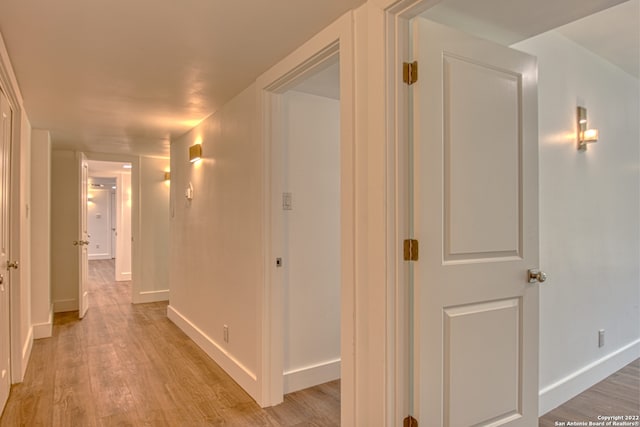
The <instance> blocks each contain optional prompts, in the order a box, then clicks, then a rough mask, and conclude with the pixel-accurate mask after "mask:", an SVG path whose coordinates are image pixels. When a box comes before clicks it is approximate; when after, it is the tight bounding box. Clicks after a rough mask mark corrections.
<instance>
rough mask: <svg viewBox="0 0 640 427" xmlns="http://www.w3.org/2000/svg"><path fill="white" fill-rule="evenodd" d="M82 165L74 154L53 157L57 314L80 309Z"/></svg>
mask: <svg viewBox="0 0 640 427" xmlns="http://www.w3.org/2000/svg"><path fill="white" fill-rule="evenodd" d="M78 186H79V183H78V161H77V159H76V153H75V152H74V151H66V150H53V151H52V153H51V299H52V302H53V308H54V311H55V312H56V313H57V312H64V311H74V310H77V309H78V266H79V264H78V263H79V262H80V258H79V254H78V248H77V247H76V246H73V242H74V241H75V240H78V219H79V218H78V215H79V212H78V210H79V209H78V207H79V204H80V195H79V193H78Z"/></svg>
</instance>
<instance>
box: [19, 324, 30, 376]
mask: <svg viewBox="0 0 640 427" xmlns="http://www.w3.org/2000/svg"><path fill="white" fill-rule="evenodd" d="M32 348H33V328H29V333H28V334H27V339H26V341H25V343H24V345H23V346H22V365H21V368H22V372H20V381H19V382H22V380H23V379H24V374H25V372H27V365H28V364H29V359H30V358H31V349H32Z"/></svg>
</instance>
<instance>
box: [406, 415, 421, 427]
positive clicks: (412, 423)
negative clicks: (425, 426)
mask: <svg viewBox="0 0 640 427" xmlns="http://www.w3.org/2000/svg"><path fill="white" fill-rule="evenodd" d="M404 427H418V420H416V419H415V418H413V417H412V416H411V415H409V416H408V417H407V418H405V419H404Z"/></svg>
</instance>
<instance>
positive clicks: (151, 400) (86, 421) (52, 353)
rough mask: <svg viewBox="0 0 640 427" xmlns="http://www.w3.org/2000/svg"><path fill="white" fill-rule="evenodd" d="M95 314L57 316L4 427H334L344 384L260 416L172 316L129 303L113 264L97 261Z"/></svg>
mask: <svg viewBox="0 0 640 427" xmlns="http://www.w3.org/2000/svg"><path fill="white" fill-rule="evenodd" d="M90 264H91V268H90V271H91V276H90V281H91V285H90V298H91V303H90V308H89V311H88V313H87V315H86V317H85V318H84V319H83V320H78V318H77V316H78V313H77V312H71V313H61V314H57V315H56V316H55V319H54V328H53V337H52V338H47V339H41V340H36V341H35V342H34V346H33V351H32V354H31V361H30V362H29V366H28V368H27V372H26V376H25V379H24V382H23V383H22V384H18V385H15V386H13V387H12V389H11V395H10V397H9V401H8V402H7V406H6V407H5V410H4V413H3V415H2V418H1V419H0V426H82V427H86V426H116V425H117V426H153V427H155V426H206V425H229V426H337V425H339V424H340V383H339V381H333V382H331V383H327V384H323V385H320V386H317V387H314V388H311V389H308V390H304V391H300V392H296V393H292V394H289V395H287V396H286V397H285V402H284V403H283V404H281V405H279V406H276V407H273V408H269V409H266V410H263V409H261V408H259V407H258V405H257V404H256V403H255V402H254V401H253V400H252V399H251V397H249V395H248V394H246V393H245V392H244V391H243V390H242V389H241V388H240V386H238V385H237V384H236V383H235V382H234V381H233V380H232V379H231V378H230V377H229V376H228V375H227V374H226V373H225V372H224V371H223V370H222V369H221V368H220V367H219V366H218V365H217V364H216V363H214V362H213V361H212V360H211V359H210V358H209V357H208V356H207V355H206V354H205V353H204V352H203V351H202V350H200V348H199V347H198V346H196V345H195V344H194V342H193V341H191V340H190V339H189V338H188V337H187V336H186V335H185V334H184V333H182V332H181V331H180V330H179V329H178V328H177V327H176V326H175V325H174V324H173V323H172V322H170V321H169V320H168V319H167V317H166V307H167V304H166V303H151V304H139V305H132V304H131V295H130V293H131V289H130V284H129V282H114V280H113V277H114V273H113V262H112V261H92V262H91V263H90Z"/></svg>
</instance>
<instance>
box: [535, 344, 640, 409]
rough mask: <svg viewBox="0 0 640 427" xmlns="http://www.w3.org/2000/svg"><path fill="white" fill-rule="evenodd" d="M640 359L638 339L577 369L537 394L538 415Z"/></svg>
mask: <svg viewBox="0 0 640 427" xmlns="http://www.w3.org/2000/svg"><path fill="white" fill-rule="evenodd" d="M638 357H640V339H638V340H635V341H633V342H631V343H630V344H627V345H625V346H624V347H622V348H619V349H618V350H616V351H614V352H612V353H609V354H608V355H606V356H604V357H602V358H600V359H598V360H596V361H595V362H592V363H590V364H588V365H587V366H585V367H583V368H581V369H578V370H577V371H575V372H573V373H571V374H569V375H567V376H566V377H564V378H562V379H561V380H560V381H556V382H555V383H553V384H551V385H549V386H547V387H544V388H543V389H541V390H540V393H539V396H538V397H539V400H538V402H539V409H538V412H539V415H540V416H542V415H544V414H546V413H547V412H549V411H551V410H552V409H555V408H557V407H558V406H560V405H562V404H563V403H565V402H566V401H568V400H569V399H572V398H573V397H575V396H577V395H578V394H580V393H582V392H583V391H585V390H586V389H588V388H589V387H592V386H593V385H595V384H597V383H599V382H600V381H602V380H603V379H605V378H607V377H608V376H609V375H611V374H613V373H614V372H616V371H618V370H620V369H622V368H623V367H625V366H626V365H628V364H629V363H631V362H632V361H634V360H635V359H637V358H638Z"/></svg>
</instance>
